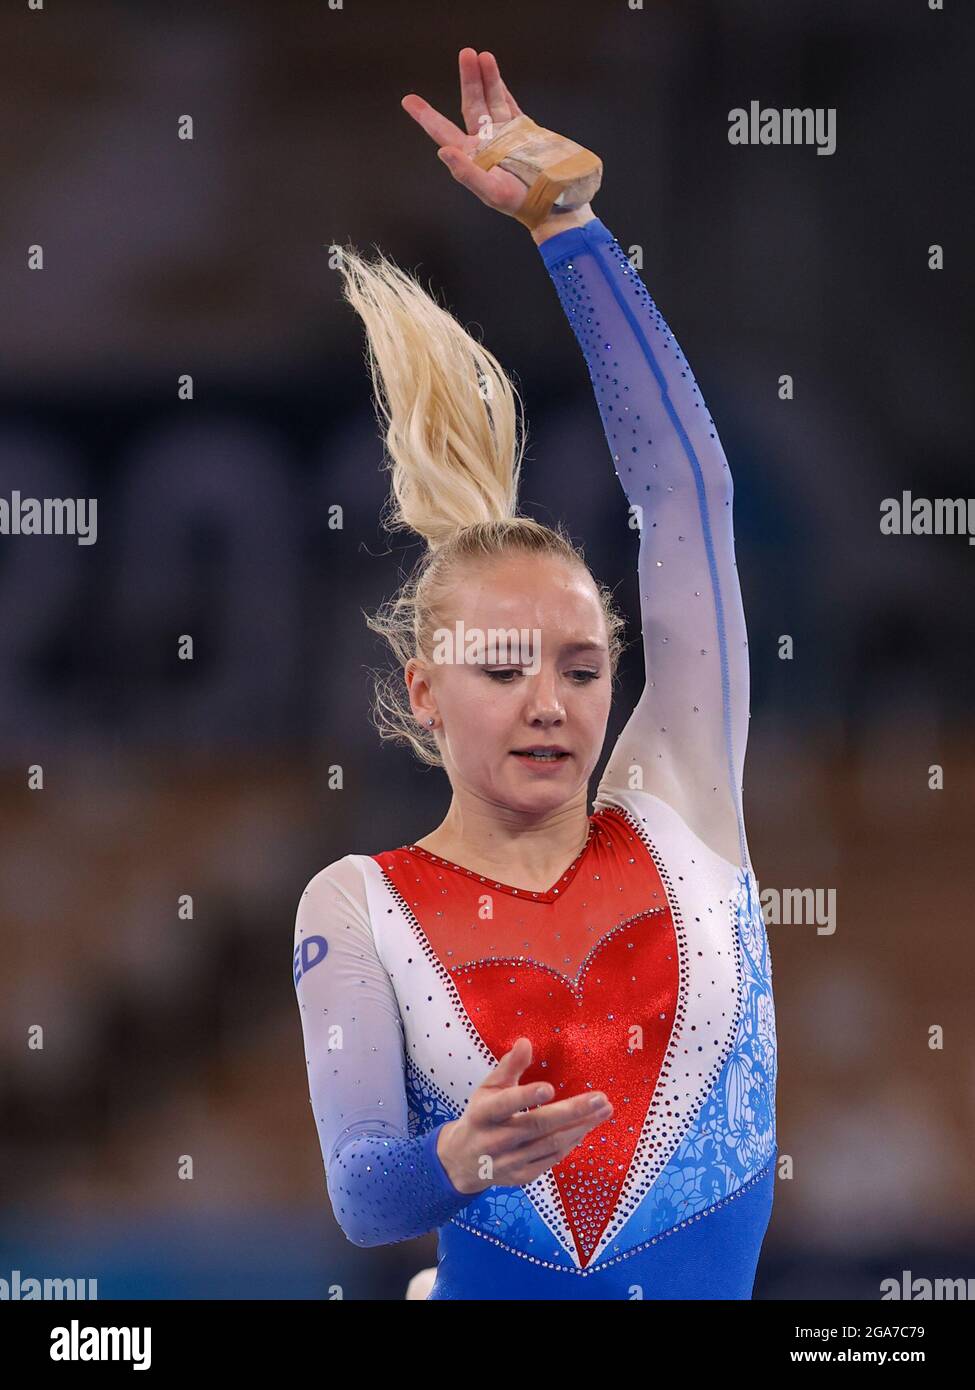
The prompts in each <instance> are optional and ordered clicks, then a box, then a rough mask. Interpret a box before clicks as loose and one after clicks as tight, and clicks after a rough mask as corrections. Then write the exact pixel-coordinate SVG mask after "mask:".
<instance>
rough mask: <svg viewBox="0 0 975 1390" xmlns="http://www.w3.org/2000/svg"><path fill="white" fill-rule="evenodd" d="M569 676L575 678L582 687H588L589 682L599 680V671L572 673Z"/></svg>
mask: <svg viewBox="0 0 975 1390" xmlns="http://www.w3.org/2000/svg"><path fill="white" fill-rule="evenodd" d="M569 674H570V675H571V676H573V677H575V678H576V679H577V680H578V683H579V684H580V685H586V684H587V683H588V682H589V681H595V680H598V679H599V672H598V671H582V670H580V671H570V672H569Z"/></svg>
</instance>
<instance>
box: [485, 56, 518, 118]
mask: <svg viewBox="0 0 975 1390" xmlns="http://www.w3.org/2000/svg"><path fill="white" fill-rule="evenodd" d="M478 62H479V63H480V67H481V86H482V88H483V91H484V97H485V100H486V101H487V106H488V110H489V111H490V113H491V120H492V121H496V122H497V123H498V124H501V123H503V122H504V121H510V120H511V119H512V117H514V116H516V115H517V114H518V113H517V111H512V110H511V109H510V108H509V106H508V93H507V91H506V89H505V85H504V83H503V82H502V81H501V73H500V72H499V71H498V62H497V59H496V58H495V56H494V54H493V53H481V54H480V55H479V56H478Z"/></svg>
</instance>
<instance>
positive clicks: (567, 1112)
mask: <svg viewBox="0 0 975 1390" xmlns="http://www.w3.org/2000/svg"><path fill="white" fill-rule="evenodd" d="M612 1113H613V1107H612V1105H611V1104H610V1103H609V1101H608V1100H607V1099H606V1097H605V1096H604V1095H603V1093H602V1092H601V1091H599V1092H597V1093H596V1095H592V1094H591V1093H590V1092H589V1091H587V1092H586V1093H585V1095H582V1096H572V1097H570V1098H569V1099H568V1100H558V1101H555V1102H554V1103H553V1104H552V1105H541V1106H539V1108H538V1109H537V1110H532V1111H530V1112H529V1113H528V1114H527V1115H525V1114H522V1115H513V1116H512V1117H511V1120H510V1121H509V1122H508V1128H509V1130H512V1131H514V1132H515V1133H516V1134H521V1135H523V1136H524V1140H525V1141H526V1142H527V1141H530V1140H532V1139H535V1138H541V1137H542V1136H545V1135H553V1134H558V1133H559V1132H560V1131H561V1130H565V1129H574V1128H576V1127H577V1126H579V1125H582V1126H584V1127H585V1128H586V1129H592V1128H593V1127H594V1126H596V1125H601V1124H605V1122H606V1121H607V1120H608V1119H609V1118H610V1117H611V1116H612Z"/></svg>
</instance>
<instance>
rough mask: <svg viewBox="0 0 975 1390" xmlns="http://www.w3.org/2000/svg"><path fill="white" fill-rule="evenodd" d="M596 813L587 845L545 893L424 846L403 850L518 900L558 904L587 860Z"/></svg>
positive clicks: (590, 820)
mask: <svg viewBox="0 0 975 1390" xmlns="http://www.w3.org/2000/svg"><path fill="white" fill-rule="evenodd" d="M597 814H598V813H597V812H594V813H593V814H592V815H591V816H590V817H589V834H588V835H587V836H586V843H585V844H584V845H583V847H582V849H581V850H580V851H579V853H578V854H577V855H576V857H575V859H573V861H572V863H571V864H570V865H569V867H568V868H567V869H566V871H565V873H563V874H562V875H561V877H560V878H557V879H556V880H555V882H554V883H553V884H552V886H551V888H546V889H545V891H544V892H536V891H535V890H534V889H532V888H515V887H514V885H513V884H510V883H501V882H500V881H499V880H498V879H493V878H491V877H490V876H489V875H488V874H479V873H477V872H476V871H475V870H474V869H467V868H465V867H464V865H463V864H455V863H454V862H453V861H452V860H450V859H444V858H442V857H441V856H440V855H439V854H434V853H433V852H432V851H431V850H428V849H424V848H423V846H422V845H416V844H412V845H404V846H403V848H404V849H405V850H408V851H409V852H410V854H418V855H420V857H421V858H422V859H426V860H427V861H428V863H430V864H439V865H440V867H441V868H443V869H452V870H453V871H454V872H455V873H458V874H464V875H465V876H466V877H467V878H476V879H478V880H479V882H481V883H487V884H490V886H491V887H492V888H499V889H500V890H501V892H502V893H510V894H511V895H512V897H516V898H530V899H531V901H532V902H540V903H542V902H556V901H557V900H558V899H559V898H560V897H561V895H562V894H563V893H564V892H565V890H566V888H568V886H569V884H570V883H571V882H572V880H573V879H574V878H575V876H576V874H577V873H578V872H579V866H580V865H581V864H582V861H583V860H584V859H585V857H586V855H587V853H588V851H589V847H590V845H591V844H592V842H593V839H594V838H595V835H596V829H597V826H596V815H597Z"/></svg>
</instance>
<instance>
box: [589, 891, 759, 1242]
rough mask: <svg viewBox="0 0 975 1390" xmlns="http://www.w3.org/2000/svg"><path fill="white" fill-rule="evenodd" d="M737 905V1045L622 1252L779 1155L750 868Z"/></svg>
mask: <svg viewBox="0 0 975 1390" xmlns="http://www.w3.org/2000/svg"><path fill="white" fill-rule="evenodd" d="M732 911H733V912H734V916H735V923H736V926H737V930H738V936H739V940H740V941H741V946H742V956H743V970H744V978H743V980H742V990H743V993H744V998H743V1000H742V1013H741V1019H740V1021H739V1025H738V1033H737V1036H736V1038H735V1042H734V1047H733V1048H732V1051H731V1054H730V1056H729V1057H728V1060H727V1061H726V1062H725V1064H724V1066H723V1067H722V1069H721V1074H720V1075H719V1077H718V1079H717V1081H716V1082H715V1085H714V1087H713V1089H712V1091H711V1094H710V1095H709V1096H708V1098H707V1100H706V1101H705V1103H704V1104H703V1105H702V1107H701V1110H700V1112H699V1114H698V1116H697V1118H696V1120H695V1121H694V1123H693V1124H692V1126H691V1128H690V1129H689V1131H688V1132H687V1134H686V1135H685V1136H684V1139H683V1141H682V1143H681V1144H680V1145H679V1147H678V1149H677V1152H676V1153H675V1154H674V1156H673V1158H672V1159H671V1160H670V1162H669V1163H668V1164H667V1166H666V1168H665V1169H664V1170H663V1172H662V1173H661V1174H660V1176H659V1177H658V1178H657V1181H656V1182H655V1183H654V1185H653V1187H652V1188H651V1189H650V1191H649V1192H648V1194H647V1196H646V1198H645V1199H644V1201H643V1203H642V1204H641V1206H640V1207H638V1208H637V1210H636V1211H635V1212H634V1213H633V1217H632V1219H631V1220H630V1221H629V1222H628V1223H627V1225H626V1226H625V1228H624V1230H623V1232H622V1233H621V1234H622V1237H623V1240H622V1242H619V1241H617V1242H614V1243H613V1247H612V1249H613V1250H614V1251H616V1252H617V1253H618V1252H619V1250H620V1249H623V1248H626V1247H627V1246H629V1245H632V1244H633V1243H634V1239H635V1240H637V1241H640V1240H645V1239H646V1238H647V1237H649V1236H653V1235H658V1234H659V1233H660V1232H661V1231H665V1230H667V1229H668V1228H669V1227H671V1226H674V1225H676V1224H677V1223H678V1222H680V1221H685V1220H686V1219H687V1218H688V1217H690V1216H694V1215H695V1214H696V1213H697V1212H699V1211H703V1210H705V1209H706V1208H707V1207H710V1206H713V1205H714V1203H715V1202H719V1201H721V1200H722V1198H725V1197H728V1196H730V1195H731V1193H733V1192H736V1191H737V1190H738V1188H739V1187H741V1186H742V1185H743V1184H744V1183H746V1182H747V1181H748V1180H749V1179H750V1178H752V1177H754V1176H755V1174H756V1173H758V1172H760V1171H761V1170H762V1169H763V1168H764V1167H765V1166H766V1165H767V1164H768V1162H769V1161H770V1160H771V1159H772V1157H773V1155H774V1153H775V1148H776V1139H775V1085H776V1077H777V1071H778V1063H777V1050H776V1037H775V1007H774V1003H773V999H772V964H771V957H770V955H769V948H768V937H767V936H766V932H765V923H764V921H763V919H762V911H761V905H760V903H759V899H758V884H757V883H756V882H755V878H754V875H753V874H752V873H751V871H750V870H748V871H746V870H742V871H741V872H740V873H739V875H738V894H737V897H736V899H735V902H734V905H733V908H732Z"/></svg>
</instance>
